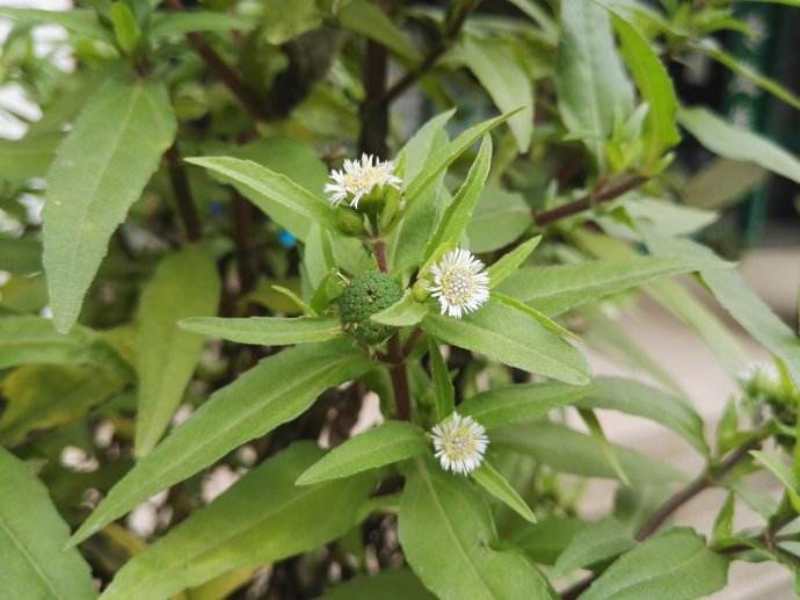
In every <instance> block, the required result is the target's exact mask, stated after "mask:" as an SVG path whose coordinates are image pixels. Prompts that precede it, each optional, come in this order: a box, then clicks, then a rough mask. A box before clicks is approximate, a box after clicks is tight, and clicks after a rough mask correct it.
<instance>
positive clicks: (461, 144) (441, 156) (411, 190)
mask: <svg viewBox="0 0 800 600" xmlns="http://www.w3.org/2000/svg"><path fill="white" fill-rule="evenodd" d="M519 110H521V108H519V109H517V110H513V111H510V112H507V113H504V114H502V115H500V116H499V117H495V118H493V119H489V120H488V121H484V122H483V123H478V124H477V125H473V126H472V127H470V128H469V129H467V130H466V131H463V132H462V133H461V134H460V135H459V136H458V137H457V138H456V139H454V140H453V141H452V142H450V143H449V144H448V145H447V146H446V147H445V148H444V149H443V150H442V151H441V152H437V153H436V154H435V155H433V156H431V157H430V160H429V161H428V162H427V163H425V164H424V165H423V167H422V169H421V170H420V172H419V173H418V174H417V176H416V177H414V179H413V180H412V181H410V182H409V183H408V185H407V187H406V192H405V199H406V203H407V204H408V205H410V204H412V203H413V202H414V201H415V200H416V199H417V198H418V197H419V196H420V195H421V194H422V193H423V192H425V191H426V190H427V189H428V187H429V186H430V185H432V184H433V182H434V181H435V180H436V178H437V177H438V176H439V175H440V174H441V173H442V172H443V171H444V170H445V169H447V167H449V166H450V165H452V164H453V163H454V162H455V161H456V159H458V157H459V156H461V155H462V154H463V153H464V152H466V151H467V150H468V149H469V147H470V146H472V144H474V143H475V142H476V141H478V140H479V139H480V138H481V137H483V135H484V134H486V133H488V132H490V131H491V130H492V129H494V128H495V127H497V126H498V125H500V124H502V123H504V122H505V121H507V120H508V119H509V118H510V117H511V116H512V115H514V114H516V113H517V112H518V111H519ZM448 118H449V117H448Z"/></svg>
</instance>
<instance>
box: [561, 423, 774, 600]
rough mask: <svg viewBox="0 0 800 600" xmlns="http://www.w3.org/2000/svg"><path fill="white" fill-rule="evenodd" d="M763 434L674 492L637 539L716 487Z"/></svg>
mask: <svg viewBox="0 0 800 600" xmlns="http://www.w3.org/2000/svg"><path fill="white" fill-rule="evenodd" d="M763 437H764V436H763V435H759V436H757V437H756V438H754V439H751V440H750V441H749V442H748V443H746V444H745V445H743V446H740V447H739V448H737V449H736V450H734V451H733V452H731V453H730V454H729V455H728V456H727V457H726V458H725V460H723V461H722V462H721V463H719V464H718V465H716V466H708V467H707V468H706V469H704V470H703V472H702V473H701V474H700V475H698V477H697V478H696V479H695V480H694V481H692V482H691V483H689V484H688V485H687V486H686V487H685V488H683V489H681V490H679V491H678V492H676V493H675V494H674V495H673V496H671V497H670V498H668V499H667V500H666V501H665V502H664V504H662V505H661V507H660V508H659V509H658V510H657V511H656V512H655V513H653V514H652V515H651V516H650V518H649V519H648V520H647V521H645V523H644V524H643V525H642V526H641V527H640V528H639V530H638V531H637V532H636V540H637V541H639V542H641V541H643V540H645V539H647V538H649V537H650V536H651V535H653V534H654V533H655V532H656V531H658V530H659V529H660V528H661V526H662V525H663V524H664V523H665V522H666V521H667V519H669V517H671V516H672V515H673V514H674V513H675V511H677V510H678V509H679V508H680V507H681V506H683V505H684V504H686V503H687V502H688V501H689V500H691V499H692V498H694V497H695V496H697V495H698V494H699V493H700V492H702V491H703V490H705V489H707V488H709V487H711V486H713V485H715V484H716V483H717V482H718V481H720V480H721V479H722V478H723V477H724V476H725V475H727V474H728V473H729V472H730V471H731V470H732V469H733V468H734V467H735V466H736V465H738V464H739V463H740V462H741V461H742V460H743V459H744V458H745V457H747V455H748V453H749V452H750V451H751V450H753V449H755V448H758V447H759V446H760V445H761V441H762V439H763ZM597 576H598V575H597V574H592V575H589V576H587V577H586V578H584V579H582V580H580V581H579V582H578V583H576V584H574V585H572V586H571V587H569V588H567V589H566V590H564V591H563V592H562V593H561V598H562V600H573V599H574V598H577V597H578V596H579V595H580V594H581V593H582V592H583V591H584V590H586V589H587V588H588V587H589V586H590V585H592V583H593V582H594V580H595V579H596V578H597Z"/></svg>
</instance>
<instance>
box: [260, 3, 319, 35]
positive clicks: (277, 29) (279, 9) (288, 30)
mask: <svg viewBox="0 0 800 600" xmlns="http://www.w3.org/2000/svg"><path fill="white" fill-rule="evenodd" d="M262 10H263V11H264V16H263V22H264V25H265V27H264V36H265V38H266V40H267V41H268V42H269V43H270V44H275V45H278V44H283V43H284V42H288V41H289V40H291V39H292V38H295V37H297V36H298V35H300V34H303V33H305V32H306V31H310V30H312V29H316V28H317V27H319V26H320V25H321V24H322V17H323V16H324V15H323V13H322V11H321V10H320V9H319V8H318V7H317V2H316V0H294V1H293V2H290V3H288V4H287V3H286V2H284V1H283V0H265V2H264V5H263V9H262Z"/></svg>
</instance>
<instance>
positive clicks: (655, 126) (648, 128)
mask: <svg viewBox="0 0 800 600" xmlns="http://www.w3.org/2000/svg"><path fill="white" fill-rule="evenodd" d="M613 20H614V28H615V29H616V31H617V34H619V39H620V42H621V44H622V56H623V58H624V59H625V62H626V64H627V65H628V68H629V69H630V70H631V74H632V75H633V79H634V80H635V81H636V85H637V86H638V88H639V92H640V93H641V95H642V98H643V99H644V100H645V101H646V102H647V104H648V105H649V110H648V112H647V119H646V120H645V130H644V139H645V144H646V146H645V147H646V148H647V158H646V160H647V164H650V165H652V164H654V163H655V162H656V161H657V160H658V159H659V158H660V156H661V155H662V154H663V153H664V151H665V150H668V149H669V148H671V147H672V146H675V145H676V144H677V143H678V142H680V140H681V134H680V132H679V131H678V127H677V124H676V122H675V120H676V118H677V113H678V98H677V97H676V95H675V89H674V88H673V87H672V79H671V78H670V76H669V73H667V70H666V68H664V65H663V64H662V63H661V60H659V58H658V55H657V54H656V53H655V52H654V51H653V49H652V47H651V46H650V44H649V43H648V41H647V40H646V39H645V37H644V36H643V35H642V34H641V33H640V32H639V30H638V29H637V28H636V27H635V26H634V25H632V24H630V23H629V22H628V21H626V20H624V19H621V18H619V17H617V16H616V15H615V16H614V17H613Z"/></svg>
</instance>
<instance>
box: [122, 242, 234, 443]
mask: <svg viewBox="0 0 800 600" xmlns="http://www.w3.org/2000/svg"><path fill="white" fill-rule="evenodd" d="M189 289H191V290H192V291H191V293H190V294H186V293H185V292H186V290H189ZM219 296H220V281H219V277H218V275H217V268H216V265H215V264H214V261H213V260H212V259H211V257H210V256H209V255H208V254H207V253H206V252H205V250H203V249H202V248H197V247H188V248H186V249H184V250H182V251H181V252H178V253H176V254H173V255H170V256H167V257H166V258H165V259H163V260H162V261H161V263H160V264H159V266H158V268H157V269H156V272H155V275H154V276H153V279H152V280H151V281H150V282H149V283H148V284H147V286H146V287H145V288H144V290H143V291H142V297H141V300H140V302H139V315H138V325H139V327H138V330H137V335H136V348H137V353H136V371H137V374H138V376H139V387H138V394H139V404H138V413H137V417H136V440H135V452H136V455H137V456H140V457H141V456H144V455H145V454H147V453H148V452H150V450H152V449H153V447H154V446H155V445H156V444H157V443H158V440H159V439H160V438H161V436H162V435H163V433H164V431H165V430H166V428H167V425H168V424H169V422H170V420H171V419H172V416H173V414H174V412H175V409H176V408H178V405H179V404H180V403H181V399H182V398H183V392H184V390H185V389H186V386H187V384H188V383H189V380H190V379H191V377H192V373H194V370H195V367H196V366H197V361H198V360H199V359H200V353H201V352H202V350H203V338H202V337H200V336H198V335H194V334H192V333H189V332H187V331H184V330H183V329H181V328H180V327H179V326H178V323H179V322H180V321H181V320H182V319H186V318H189V317H195V316H198V315H211V314H214V313H216V312H217V304H218V303H219Z"/></svg>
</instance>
